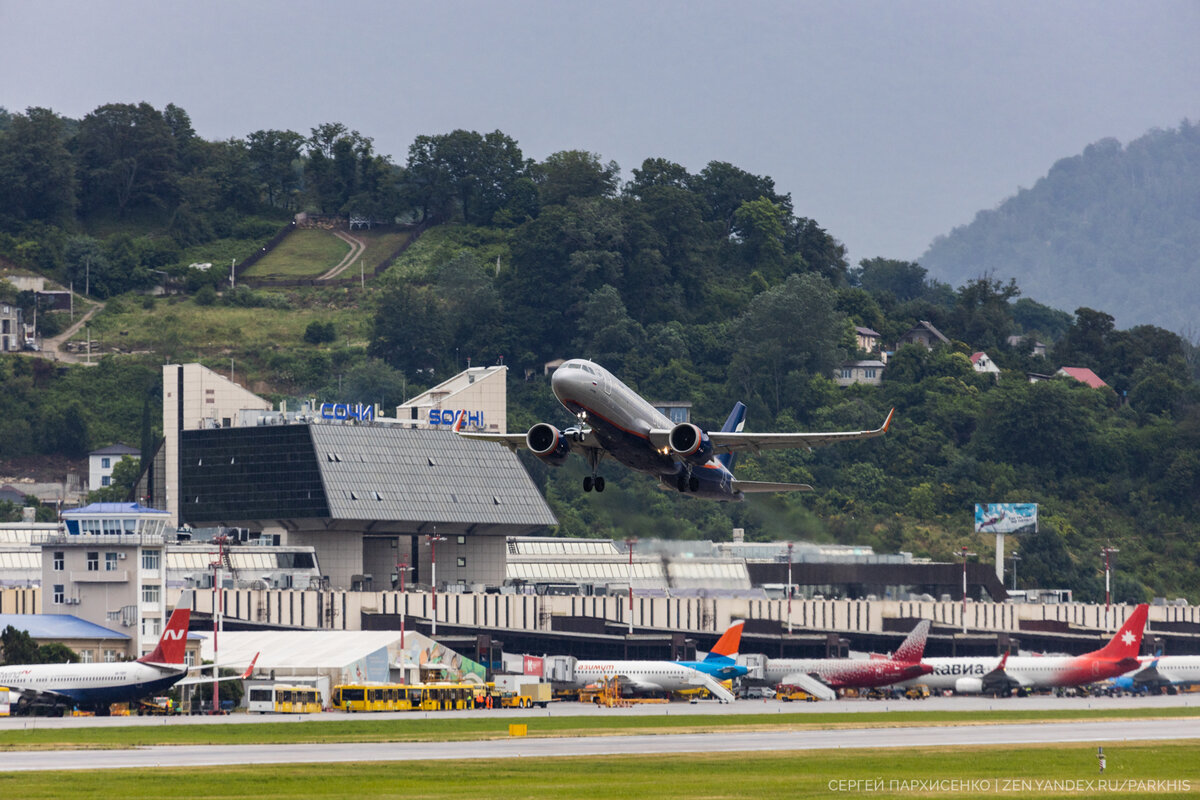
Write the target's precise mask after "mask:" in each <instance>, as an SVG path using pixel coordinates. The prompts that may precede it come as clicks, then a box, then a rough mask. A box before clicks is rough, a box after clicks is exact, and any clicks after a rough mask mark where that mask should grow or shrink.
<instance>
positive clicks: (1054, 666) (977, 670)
mask: <svg viewBox="0 0 1200 800" xmlns="http://www.w3.org/2000/svg"><path fill="white" fill-rule="evenodd" d="M1149 610H1150V607H1149V606H1148V605H1146V604H1145V603H1143V604H1142V605H1139V606H1138V607H1137V608H1136V609H1134V612H1133V613H1132V614H1130V615H1129V619H1127V620H1126V621H1125V624H1124V625H1122V626H1121V629H1120V630H1119V631H1117V633H1116V634H1115V635H1114V636H1113V637H1112V639H1111V640H1110V641H1109V642H1108V644H1106V645H1105V646H1104V647H1102V648H1100V649H1099V650H1093V651H1092V652H1090V653H1084V654H1083V655H1081V656H1009V655H1007V654H1005V655H1004V656H1003V657H1001V658H995V657H990V658H974V657H964V658H927V659H925V663H926V664H928V665H929V666H931V667H933V672H931V673H929V674H928V675H923V676H921V677H920V678H917V679H915V680H910V681H905V685H912V684H914V683H923V684H925V685H926V686H928V687H929V688H930V689H934V690H936V691H941V690H944V689H953V690H954V691H955V692H958V693H959V694H1004V695H1007V694H1010V693H1011V692H1012V691H1013V690H1014V689H1015V690H1017V691H1019V692H1026V691H1029V690H1031V689H1056V688H1062V687H1067V686H1081V685H1083V684H1085V683H1095V682H1097V681H1103V680H1107V679H1109V678H1114V677H1116V676H1118V675H1123V674H1124V673H1126V672H1129V671H1130V670H1132V669H1137V668H1138V666H1139V665H1140V662H1139V661H1138V652H1139V650H1140V649H1141V646H1142V632H1143V630H1144V629H1145V627H1146V615H1147V614H1148V613H1149Z"/></svg>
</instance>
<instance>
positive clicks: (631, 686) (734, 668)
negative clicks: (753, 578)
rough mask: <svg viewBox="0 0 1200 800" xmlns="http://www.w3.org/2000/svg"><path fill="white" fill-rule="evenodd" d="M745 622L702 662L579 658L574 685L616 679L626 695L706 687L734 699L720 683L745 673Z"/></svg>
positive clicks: (722, 697)
mask: <svg viewBox="0 0 1200 800" xmlns="http://www.w3.org/2000/svg"><path fill="white" fill-rule="evenodd" d="M744 625H745V623H744V622H735V623H733V624H732V625H730V626H729V628H728V629H727V630H726V631H725V633H723V634H721V638H720V639H718V640H717V643H716V644H715V645H713V648H712V650H710V651H709V652H708V655H707V656H705V657H704V659H703V660H700V661H576V662H575V685H576V686H578V687H580V688H583V687H584V686H589V685H591V684H595V683H605V682H607V681H611V680H613V679H616V681H617V686H618V687H619V688H620V690H621V691H622V692H624V693H626V694H632V693H644V692H679V691H683V690H685V689H696V688H701V687H703V688H705V689H708V691H709V692H710V693H711V694H712V695H713V696H714V697H716V698H717V699H718V700H720V701H721V702H723V703H729V702H732V701H733V694H732V693H731V692H730V691H729V690H728V689H726V688H725V687H724V686H722V685H721V682H722V681H726V680H729V679H731V678H739V677H741V676H743V675H745V674H746V668H745V667H743V666H739V665H738V663H737V654H738V648H739V647H740V646H741V643H742V627H743V626H744Z"/></svg>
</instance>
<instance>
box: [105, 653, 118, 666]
mask: <svg viewBox="0 0 1200 800" xmlns="http://www.w3.org/2000/svg"><path fill="white" fill-rule="evenodd" d="M118 658H119V655H118V654H117V651H116V650H105V651H104V663H105V664H115V663H117V659H118Z"/></svg>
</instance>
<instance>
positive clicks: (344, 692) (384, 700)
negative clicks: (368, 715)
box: [333, 683, 478, 712]
mask: <svg viewBox="0 0 1200 800" xmlns="http://www.w3.org/2000/svg"><path fill="white" fill-rule="evenodd" d="M477 688H478V686H477V684H473V683H410V684H404V683H349V684H340V685H338V686H335V687H333V707H334V708H335V709H337V710H339V711H356V712H357V711H462V710H465V709H468V708H475V707H476V700H475V696H476V689H477Z"/></svg>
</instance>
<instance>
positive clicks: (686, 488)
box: [675, 470, 700, 492]
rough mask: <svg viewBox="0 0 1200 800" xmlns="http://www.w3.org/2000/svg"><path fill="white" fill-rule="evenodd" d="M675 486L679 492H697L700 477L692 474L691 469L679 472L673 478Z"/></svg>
mask: <svg viewBox="0 0 1200 800" xmlns="http://www.w3.org/2000/svg"><path fill="white" fill-rule="evenodd" d="M675 488H677V489H678V490H679V491H681V492H698V491H700V479H699V478H697V477H696V476H695V475H693V474H692V471H691V470H688V471H687V472H681V473H679V477H678V478H676V479H675Z"/></svg>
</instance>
